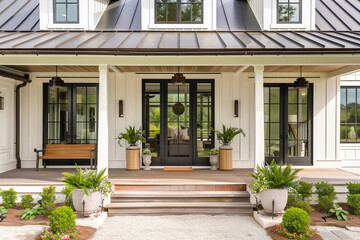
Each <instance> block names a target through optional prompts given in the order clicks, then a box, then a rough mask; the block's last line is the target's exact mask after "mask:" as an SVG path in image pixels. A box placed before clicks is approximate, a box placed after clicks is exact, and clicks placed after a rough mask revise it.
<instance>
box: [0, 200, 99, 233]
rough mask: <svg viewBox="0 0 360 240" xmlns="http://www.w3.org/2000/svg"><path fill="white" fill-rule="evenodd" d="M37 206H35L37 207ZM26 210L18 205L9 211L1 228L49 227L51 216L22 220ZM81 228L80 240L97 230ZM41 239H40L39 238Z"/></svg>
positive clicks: (42, 215)
mask: <svg viewBox="0 0 360 240" xmlns="http://www.w3.org/2000/svg"><path fill="white" fill-rule="evenodd" d="M35 205H36V204H34V206H35ZM61 206H64V204H56V207H61ZM23 211H24V209H23V208H22V207H21V206H20V205H19V204H17V205H16V207H14V208H11V209H8V213H7V217H6V218H5V219H4V220H3V221H2V222H0V226H24V225H49V222H50V220H49V215H50V214H41V215H36V217H35V219H34V220H28V221H26V220H22V219H20V218H21V216H22V215H23ZM79 227H80V228H81V234H80V235H79V236H78V238H77V239H79V240H87V239H90V238H91V237H92V235H94V233H95V232H96V229H95V228H92V227H86V226H79ZM37 239H40V238H37Z"/></svg>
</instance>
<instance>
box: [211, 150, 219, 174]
mask: <svg viewBox="0 0 360 240" xmlns="http://www.w3.org/2000/svg"><path fill="white" fill-rule="evenodd" d="M218 162H219V155H218V154H214V155H210V165H211V168H210V170H213V171H216V170H217V165H218Z"/></svg>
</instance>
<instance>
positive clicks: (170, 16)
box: [155, 0, 203, 23]
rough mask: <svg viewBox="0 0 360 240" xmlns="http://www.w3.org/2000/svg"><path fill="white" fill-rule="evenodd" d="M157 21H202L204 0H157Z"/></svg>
mask: <svg viewBox="0 0 360 240" xmlns="http://www.w3.org/2000/svg"><path fill="white" fill-rule="evenodd" d="M155 1H156V4H155V5H156V8H155V16H156V19H155V22H156V23H202V22H203V4H202V0H155Z"/></svg>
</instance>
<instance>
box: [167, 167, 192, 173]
mask: <svg viewBox="0 0 360 240" xmlns="http://www.w3.org/2000/svg"><path fill="white" fill-rule="evenodd" d="M163 171H165V172H191V171H194V169H193V168H192V167H164V168H163Z"/></svg>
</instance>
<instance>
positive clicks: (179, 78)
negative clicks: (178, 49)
mask: <svg viewBox="0 0 360 240" xmlns="http://www.w3.org/2000/svg"><path fill="white" fill-rule="evenodd" d="M171 83H172V84H174V85H181V84H185V83H186V80H185V77H184V74H182V73H180V67H178V72H177V73H175V74H174V76H173V77H172V78H171Z"/></svg>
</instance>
